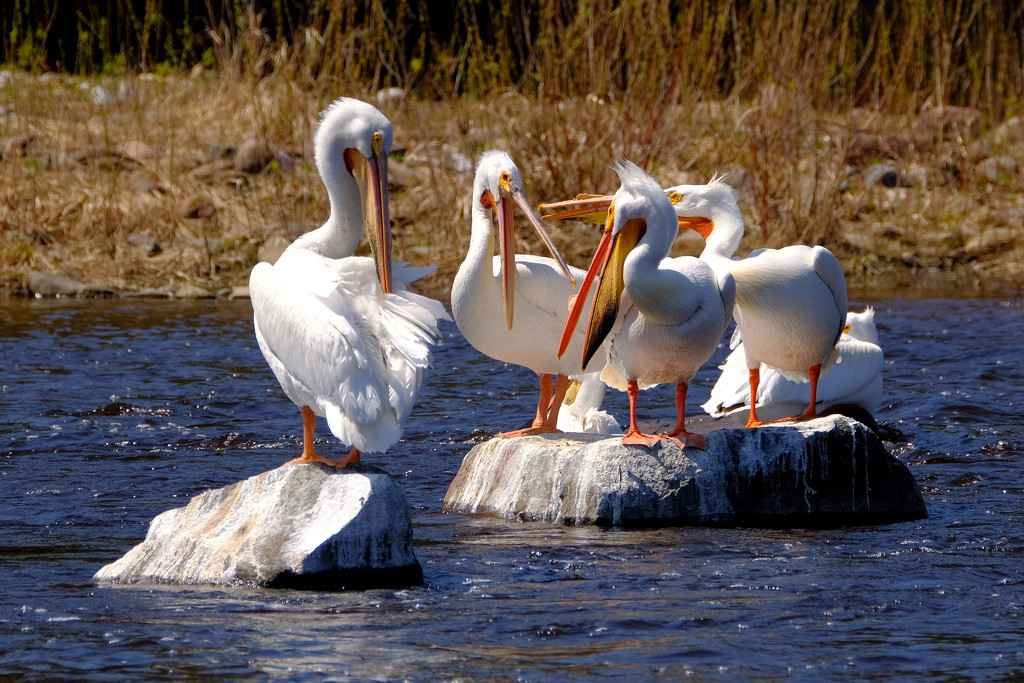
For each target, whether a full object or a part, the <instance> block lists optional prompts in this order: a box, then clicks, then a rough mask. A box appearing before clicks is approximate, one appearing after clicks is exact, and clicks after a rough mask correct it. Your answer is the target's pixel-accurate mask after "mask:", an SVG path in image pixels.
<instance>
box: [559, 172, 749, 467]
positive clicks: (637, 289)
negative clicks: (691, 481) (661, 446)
mask: <svg viewBox="0 0 1024 683" xmlns="http://www.w3.org/2000/svg"><path fill="white" fill-rule="evenodd" d="M614 168H615V171H616V172H617V173H618V174H619V179H620V181H621V186H620V187H619V189H618V191H617V192H616V193H615V196H614V198H613V200H612V203H611V207H610V208H609V210H608V216H607V220H606V222H605V232H604V236H603V237H602V239H601V243H600V245H599V246H598V248H597V252H596V254H595V255H594V260H593V263H592V264H591V266H590V270H589V271H588V272H587V276H586V279H585V280H584V282H583V284H582V285H581V289H580V291H581V293H585V292H587V291H588V289H589V288H590V286H591V285H592V284H593V281H594V279H595V278H597V277H600V279H601V281H600V284H599V285H598V286H597V291H596V293H595V295H594V299H593V305H592V308H591V314H590V323H589V325H588V328H587V334H586V345H585V347H584V350H583V355H582V362H583V364H584V365H586V364H587V363H588V362H589V361H590V359H591V357H592V356H593V354H594V353H596V352H597V350H598V348H599V346H600V344H601V343H602V342H603V341H604V340H605V338H607V339H608V345H607V365H606V366H605V369H604V371H603V372H602V373H601V379H603V380H604V381H605V383H607V384H608V385H609V386H612V387H615V388H617V389H619V390H622V391H626V392H627V395H628V397H629V429H628V430H627V431H626V433H625V434H624V435H623V437H622V442H623V443H626V444H639V445H645V446H653V445H654V444H655V443H657V442H658V441H659V440H660V439H663V438H669V439H672V440H673V441H675V442H676V443H678V444H679V446H680V447H684V446H686V445H690V446H693V447H696V448H704V447H705V440H704V437H703V436H701V435H700V434H696V433H691V432H688V431H686V425H685V420H686V393H687V386H688V384H689V382H690V380H691V379H692V378H693V376H694V375H695V374H696V373H697V371H698V370H699V369H700V367H701V366H702V365H704V363H705V362H707V361H708V359H710V358H711V355H712V354H713V353H714V352H715V349H716V348H718V343H719V341H720V340H721V339H722V335H723V334H724V333H725V329H726V327H727V326H728V325H729V321H730V319H731V318H730V311H731V310H732V307H733V299H734V296H735V287H734V284H733V279H732V276H731V275H729V274H728V273H724V274H723V275H722V277H721V279H719V278H718V277H716V275H715V272H714V271H713V270H712V269H711V267H710V266H708V264H706V263H704V262H702V261H700V260H698V259H696V258H693V257H691V256H681V257H677V258H667V257H668V253H669V250H670V249H671V247H672V242H673V241H674V240H675V238H676V234H677V233H678V232H679V227H678V223H677V221H676V216H675V214H674V213H673V211H672V204H671V203H670V202H669V200H668V198H667V197H666V196H665V194H664V192H662V190H661V188H660V187H659V186H658V184H657V183H655V182H654V180H653V179H652V178H651V177H650V176H649V175H647V174H646V173H644V172H643V171H642V170H641V169H640V168H639V167H638V166H636V165H635V164H633V163H630V162H626V161H623V162H619V163H618V164H616V165H615V167H614ZM583 306H584V302H583V297H577V299H576V300H575V301H574V303H573V308H572V311H571V312H570V314H569V320H568V322H567V323H566V326H565V334H564V336H563V338H562V343H561V346H560V347H559V351H558V353H559V355H560V356H561V355H562V354H564V353H565V352H566V350H567V347H568V346H569V341H570V340H571V338H572V335H573V334H574V332H575V328H576V326H577V324H578V323H579V319H580V315H581V313H582V310H583ZM577 358H579V356H577ZM667 382H674V383H675V385H676V426H675V429H674V430H673V431H672V432H670V433H669V434H664V435H660V436H656V435H652V434H644V433H642V432H641V431H640V429H639V428H638V427H637V420H636V403H637V396H638V394H639V390H640V389H646V388H648V387H652V386H655V385H658V384H664V383H667Z"/></svg>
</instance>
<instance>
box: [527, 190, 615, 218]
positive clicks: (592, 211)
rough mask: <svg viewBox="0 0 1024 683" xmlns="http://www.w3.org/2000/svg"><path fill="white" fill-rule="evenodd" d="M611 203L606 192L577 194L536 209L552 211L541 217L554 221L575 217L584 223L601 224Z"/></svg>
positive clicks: (609, 196) (610, 197) (610, 198)
mask: <svg viewBox="0 0 1024 683" xmlns="http://www.w3.org/2000/svg"><path fill="white" fill-rule="evenodd" d="M611 205H612V196H611V195H607V194H578V195H576V197H575V198H574V199H567V200H565V201H562V202H548V203H546V204H541V205H540V206H538V207H537V208H538V209H542V210H545V211H554V213H549V214H548V215H546V216H542V218H543V219H544V220H546V221H556V220H562V219H565V218H575V219H576V220H578V221H582V222H584V223H593V224H603V223H604V222H605V220H606V219H607V217H608V207H610V206H611Z"/></svg>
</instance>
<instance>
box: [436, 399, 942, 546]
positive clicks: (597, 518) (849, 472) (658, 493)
mask: <svg viewBox="0 0 1024 683" xmlns="http://www.w3.org/2000/svg"><path fill="white" fill-rule="evenodd" d="M693 424H695V425H696V426H693ZM693 424H692V425H691V429H694V430H695V431H699V432H701V433H704V434H705V436H706V439H707V449H706V450H697V449H690V448H687V449H686V450H685V451H683V450H680V449H679V448H678V447H677V446H676V445H675V444H674V443H672V442H669V441H662V442H661V443H659V444H658V445H657V446H655V447H654V448H652V449H647V448H643V447H639V446H626V445H623V444H622V443H621V442H620V440H619V439H618V438H611V439H609V438H606V437H603V436H600V435H585V434H563V435H548V436H536V437H527V438H519V439H492V440H490V441H488V442H486V443H483V444H481V445H479V446H477V447H476V448H474V449H473V450H472V451H470V453H469V454H468V455H467V456H466V458H465V460H464V461H463V464H462V467H461V468H460V470H459V472H458V474H457V475H456V477H455V480H454V481H453V482H452V484H451V486H450V487H449V489H448V492H447V494H446V495H445V500H444V507H445V509H446V510H448V511H459V512H471V513H492V514H497V515H499V516H501V517H505V518H509V519H521V520H545V521H550V522H558V523H564V524H598V525H615V526H651V525H670V524H671V525H688V524H714V525H736V526H760V527H832V526H842V525H857V524H876V523H886V522H896V521H905V520H911V519H919V518H922V517H926V516H927V511H926V509H925V506H924V500H923V498H922V497H921V493H920V491H919V490H918V486H917V483H916V481H915V480H914V477H913V475H912V474H911V473H910V471H909V470H908V469H907V467H906V466H905V465H903V463H901V462H900V461H899V460H898V459H896V458H895V457H893V456H892V455H891V454H889V453H888V451H886V449H885V446H884V445H883V444H882V442H881V440H880V439H879V438H878V436H877V435H876V434H875V433H874V432H873V431H872V430H871V429H869V428H868V427H867V426H865V425H863V424H861V423H860V422H857V421H856V420H853V419H851V418H848V417H845V416H842V415H834V416H829V417H824V418H819V419H817V420H813V421H810V422H803V423H784V424H778V425H769V426H766V427H762V428H759V429H738V428H718V427H719V425H718V424H714V423H712V422H710V421H709V420H703V419H699V420H695V421H694V423H693Z"/></svg>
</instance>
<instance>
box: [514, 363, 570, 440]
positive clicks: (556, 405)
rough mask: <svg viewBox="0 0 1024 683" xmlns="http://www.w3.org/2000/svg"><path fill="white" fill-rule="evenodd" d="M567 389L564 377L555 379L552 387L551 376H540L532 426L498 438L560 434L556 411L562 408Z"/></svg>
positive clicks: (567, 385)
mask: <svg viewBox="0 0 1024 683" xmlns="http://www.w3.org/2000/svg"><path fill="white" fill-rule="evenodd" d="M568 389H569V378H568V377H566V376H565V375H561V374H560V375H558V376H557V377H555V380H554V386H553V387H552V381H551V375H541V376H540V398H539V399H538V400H537V416H536V417H535V418H534V419H533V424H531V425H530V426H529V427H524V428H522V429H515V430H513V431H511V432H502V433H500V434H498V437H499V438H502V439H511V438H515V437H517V436H530V435H532V434H560V433H561V432H562V430H560V429H559V428H558V427H557V426H556V425H557V424H558V411H559V409H561V407H562V400H563V399H565V392H566V391H568Z"/></svg>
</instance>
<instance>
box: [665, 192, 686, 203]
mask: <svg viewBox="0 0 1024 683" xmlns="http://www.w3.org/2000/svg"><path fill="white" fill-rule="evenodd" d="M668 200H669V201H670V202H672V205H673V206H675V205H676V204H678V203H679V202H681V201H683V193H682V192H677V191H675V190H673V191H672V192H669V193H668Z"/></svg>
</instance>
